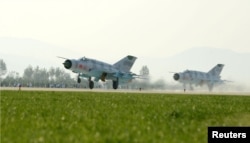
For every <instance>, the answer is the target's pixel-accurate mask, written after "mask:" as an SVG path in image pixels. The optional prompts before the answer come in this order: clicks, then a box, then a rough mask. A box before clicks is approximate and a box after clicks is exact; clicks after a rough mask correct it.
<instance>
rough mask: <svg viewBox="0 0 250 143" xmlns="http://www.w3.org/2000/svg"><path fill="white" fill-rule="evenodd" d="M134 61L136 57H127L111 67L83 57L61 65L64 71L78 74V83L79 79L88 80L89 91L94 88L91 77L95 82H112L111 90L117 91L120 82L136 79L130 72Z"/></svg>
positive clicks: (66, 61)
mask: <svg viewBox="0 0 250 143" xmlns="http://www.w3.org/2000/svg"><path fill="white" fill-rule="evenodd" d="M136 59H137V58H136V57H134V56H131V55H128V56H126V57H124V58H123V59H121V60H120V61H118V62H116V63H115V64H113V65H111V64H108V63H105V62H102V61H98V60H95V59H90V58H85V57H83V58H80V59H78V60H76V59H66V60H65V62H64V63H63V65H64V67H65V68H66V69H68V70H71V71H72V72H74V73H78V79H77V81H78V83H80V82H81V79H80V78H88V79H89V88H90V89H92V88H93V87H94V82H93V81H92V80H91V78H92V77H94V80H95V81H99V80H101V81H103V82H105V81H106V80H112V81H113V88H114V89H117V88H118V85H119V83H120V82H129V81H131V80H132V79H134V78H135V77H137V75H136V74H134V73H132V72H130V69H131V67H132V66H133V64H134V62H135V60H136Z"/></svg>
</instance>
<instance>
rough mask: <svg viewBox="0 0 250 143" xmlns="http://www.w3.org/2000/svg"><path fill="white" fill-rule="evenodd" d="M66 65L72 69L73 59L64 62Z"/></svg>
mask: <svg viewBox="0 0 250 143" xmlns="http://www.w3.org/2000/svg"><path fill="white" fill-rule="evenodd" d="M63 65H64V67H65V68H66V69H70V68H71V67H72V62H71V60H66V61H65V62H64V63H63Z"/></svg>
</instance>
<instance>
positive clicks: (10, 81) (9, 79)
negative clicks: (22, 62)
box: [3, 71, 22, 86]
mask: <svg viewBox="0 0 250 143" xmlns="http://www.w3.org/2000/svg"><path fill="white" fill-rule="evenodd" d="M21 80H22V79H21V77H20V76H19V73H18V72H16V71H11V72H9V73H8V75H7V76H6V78H5V79H4V80H3V84H4V85H5V86H17V84H18V83H21Z"/></svg>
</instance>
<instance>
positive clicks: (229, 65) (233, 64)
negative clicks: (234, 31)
mask: <svg viewBox="0 0 250 143" xmlns="http://www.w3.org/2000/svg"><path fill="white" fill-rule="evenodd" d="M166 52H167V50H166ZM249 61H250V53H238V52H234V51H231V50H227V49H218V48H204V47H201V48H192V49H188V50H186V51H183V52H181V53H178V54H176V55H174V56H172V57H168V58H162V59H160V58H155V59H146V58H145V60H144V62H145V65H148V67H149V69H150V72H151V73H152V74H154V75H152V74H151V75H152V76H156V75H158V76H160V77H164V78H165V77H166V80H168V81H174V80H173V78H172V76H173V73H169V72H182V71H184V70H186V69H189V70H198V71H204V72H208V71H209V70H210V69H211V68H213V67H214V66H215V65H216V64H218V63H221V64H225V67H224V69H223V71H222V73H221V77H222V79H225V80H231V81H234V83H240V84H244V85H246V86H249V84H250V64H249Z"/></svg>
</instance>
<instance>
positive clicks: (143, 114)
mask: <svg viewBox="0 0 250 143" xmlns="http://www.w3.org/2000/svg"><path fill="white" fill-rule="evenodd" d="M249 125H250V97H249V96H232V95H230V96H225V95H224V96H223V95H184V94H182V95H178V94H175V95H174V94H164V93H157V94H156V93H155V94H154V93H108V92H104V93H101V92H59V91H57V92H54V91H21V92H18V91H1V130H0V133H1V143H43V142H44V143H88V142H89V143H94V142H107V143H118V142H120V143H123V142H126V143H127V142H128V143H132V142H139V143H147V142H149V143H154V142H155V143H165V142H168V143H205V142H207V127H208V126H249Z"/></svg>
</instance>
